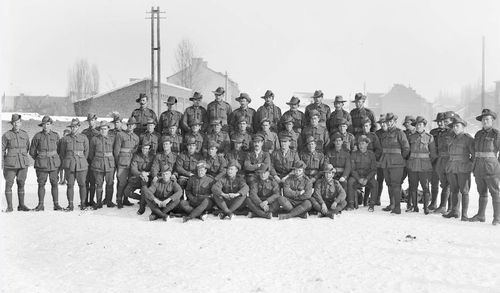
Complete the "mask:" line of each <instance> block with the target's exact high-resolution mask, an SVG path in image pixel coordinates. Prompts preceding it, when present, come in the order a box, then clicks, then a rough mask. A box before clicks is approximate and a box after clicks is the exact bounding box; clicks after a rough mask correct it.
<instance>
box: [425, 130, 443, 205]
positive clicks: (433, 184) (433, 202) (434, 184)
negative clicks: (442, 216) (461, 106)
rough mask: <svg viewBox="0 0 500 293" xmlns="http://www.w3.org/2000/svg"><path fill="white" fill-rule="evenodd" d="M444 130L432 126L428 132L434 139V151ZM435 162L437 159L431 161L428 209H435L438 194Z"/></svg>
mask: <svg viewBox="0 0 500 293" xmlns="http://www.w3.org/2000/svg"><path fill="white" fill-rule="evenodd" d="M443 130H446V129H444V128H440V127H438V128H433V129H432V130H431V131H430V132H429V134H430V135H432V138H433V139H434V145H435V148H436V153H437V150H438V141H437V140H438V137H439V135H440V133H441V132H442V131H443ZM436 164H437V159H436V160H434V161H433V162H432V175H431V180H430V182H431V203H430V205H429V210H435V209H436V201H437V196H438V194H439V175H438V173H437V170H436Z"/></svg>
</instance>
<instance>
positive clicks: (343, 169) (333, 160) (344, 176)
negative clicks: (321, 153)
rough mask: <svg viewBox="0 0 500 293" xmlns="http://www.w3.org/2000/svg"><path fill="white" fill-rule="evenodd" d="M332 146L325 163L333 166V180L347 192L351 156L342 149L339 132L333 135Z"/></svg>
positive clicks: (342, 143)
mask: <svg viewBox="0 0 500 293" xmlns="http://www.w3.org/2000/svg"><path fill="white" fill-rule="evenodd" d="M332 144H333V147H332V148H330V149H328V151H327V153H326V158H325V163H329V164H332V165H333V167H334V168H335V180H338V181H339V182H340V185H342V188H344V190H345V191H347V180H348V179H349V175H350V174H351V155H350V154H349V152H348V151H346V150H345V149H344V148H343V145H344V142H343V141H342V135H341V134H340V133H339V132H334V133H333V135H332Z"/></svg>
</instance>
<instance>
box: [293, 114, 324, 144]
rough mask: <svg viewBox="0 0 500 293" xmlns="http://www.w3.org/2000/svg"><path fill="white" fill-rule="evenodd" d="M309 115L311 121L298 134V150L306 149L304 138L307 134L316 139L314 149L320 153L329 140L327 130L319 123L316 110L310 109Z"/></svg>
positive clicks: (318, 115) (305, 138)
mask: <svg viewBox="0 0 500 293" xmlns="http://www.w3.org/2000/svg"><path fill="white" fill-rule="evenodd" d="M309 116H310V117H311V121H310V122H309V123H310V124H309V125H307V126H306V127H304V129H302V132H301V133H300V136H299V141H298V148H299V151H302V150H305V149H306V140H307V138H308V137H309V136H312V137H314V139H315V140H316V151H318V152H320V153H322V152H323V151H326V146H327V145H328V144H329V142H330V138H329V137H328V131H327V130H326V127H324V126H322V125H320V124H319V117H320V114H319V112H318V111H316V110H311V111H310V112H309Z"/></svg>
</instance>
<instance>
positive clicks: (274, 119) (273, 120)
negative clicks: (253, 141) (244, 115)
mask: <svg viewBox="0 0 500 293" xmlns="http://www.w3.org/2000/svg"><path fill="white" fill-rule="evenodd" d="M261 98H262V99H264V100H265V102H264V105H262V106H260V107H259V109H258V110H257V113H256V114H255V116H254V119H253V123H254V126H253V130H254V132H258V131H260V130H262V128H261V127H262V124H261V122H262V120H263V119H264V118H267V119H268V120H269V123H270V129H271V131H273V132H277V131H278V124H279V121H280V119H281V109H280V108H279V107H278V106H276V105H274V103H273V100H274V93H273V92H272V91H271V90H267V91H266V93H265V94H264V96H262V97H261Z"/></svg>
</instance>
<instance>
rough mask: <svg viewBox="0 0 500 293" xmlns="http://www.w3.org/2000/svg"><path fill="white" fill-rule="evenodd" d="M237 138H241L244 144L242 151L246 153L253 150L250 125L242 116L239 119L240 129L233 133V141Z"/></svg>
mask: <svg viewBox="0 0 500 293" xmlns="http://www.w3.org/2000/svg"><path fill="white" fill-rule="evenodd" d="M236 137H238V138H241V140H242V144H243V145H242V149H243V150H244V151H245V152H248V151H250V150H251V147H252V145H251V144H252V136H251V135H250V133H248V125H247V120H246V118H245V116H240V118H239V119H238V127H237V128H236V130H235V131H233V132H232V133H231V140H234V139H235V138H236Z"/></svg>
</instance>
